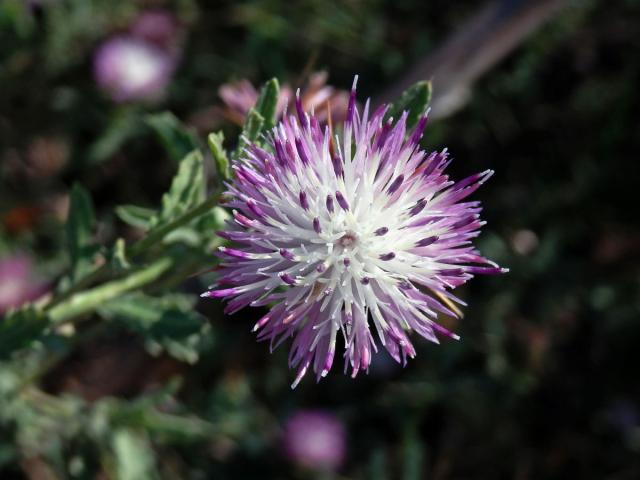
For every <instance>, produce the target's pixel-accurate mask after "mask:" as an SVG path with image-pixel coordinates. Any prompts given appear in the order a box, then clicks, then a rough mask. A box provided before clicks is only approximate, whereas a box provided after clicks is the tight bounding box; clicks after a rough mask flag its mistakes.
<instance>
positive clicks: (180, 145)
mask: <svg viewBox="0 0 640 480" xmlns="http://www.w3.org/2000/svg"><path fill="white" fill-rule="evenodd" d="M147 124H148V125H149V126H150V127H151V128H152V129H153V131H154V132H155V133H156V135H157V136H158V138H159V139H160V141H161V142H162V145H163V146H164V148H165V150H166V151H167V153H168V154H169V156H170V157H171V158H172V159H173V160H174V161H176V162H179V161H182V159H183V158H184V157H185V156H187V155H188V154H189V153H191V152H192V151H194V150H196V149H198V147H199V144H198V139H197V137H196V136H195V134H194V133H193V132H191V131H190V130H189V129H188V128H187V127H186V126H184V125H183V124H182V123H181V122H180V121H179V120H178V119H177V118H176V117H175V115H173V114H172V113H171V112H162V113H157V114H155V115H149V116H147Z"/></svg>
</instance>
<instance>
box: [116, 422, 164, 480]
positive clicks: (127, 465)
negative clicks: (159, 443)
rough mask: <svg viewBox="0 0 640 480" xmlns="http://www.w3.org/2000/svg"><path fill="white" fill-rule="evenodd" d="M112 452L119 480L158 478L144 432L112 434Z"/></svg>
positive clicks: (152, 455)
mask: <svg viewBox="0 0 640 480" xmlns="http://www.w3.org/2000/svg"><path fill="white" fill-rule="evenodd" d="M113 451H114V454H115V457H116V470H117V475H118V479H119V480H154V479H157V478H159V476H158V472H157V470H156V468H155V455H154V451H153V448H152V447H151V442H150V441H149V438H148V437H147V436H146V435H145V433H144V432H136V431H133V430H131V429H124V428H123V429H120V430H116V431H115V432H114V433H113Z"/></svg>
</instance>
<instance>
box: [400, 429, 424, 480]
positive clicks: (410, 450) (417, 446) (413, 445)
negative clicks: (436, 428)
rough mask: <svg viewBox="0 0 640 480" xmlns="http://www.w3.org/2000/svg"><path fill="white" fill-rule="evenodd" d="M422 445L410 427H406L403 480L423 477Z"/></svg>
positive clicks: (418, 479)
mask: <svg viewBox="0 0 640 480" xmlns="http://www.w3.org/2000/svg"><path fill="white" fill-rule="evenodd" d="M423 457H424V446H423V445H422V444H421V442H420V439H419V438H418V435H417V434H416V433H415V431H414V430H413V429H412V428H411V427H407V428H406V431H405V434H404V445H403V464H404V469H403V475H402V478H403V479H404V480H420V479H421V478H424V475H423V474H422V470H423V463H424V462H423Z"/></svg>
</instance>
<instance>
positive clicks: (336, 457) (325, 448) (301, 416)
mask: <svg viewBox="0 0 640 480" xmlns="http://www.w3.org/2000/svg"><path fill="white" fill-rule="evenodd" d="M346 437H347V436H346V432H345V430H344V427H343V425H342V423H341V422H340V420H338V418H337V417H335V416H334V415H332V414H331V413H328V412H324V411H321V410H303V411H300V412H298V413H296V414H295V415H293V416H292V417H291V418H290V419H289V420H288V421H287V423H286V425H285V428H284V449H285V453H286V454H287V456H288V457H289V459H290V460H291V461H293V462H294V463H297V464H298V465H301V466H303V467H307V468H314V469H318V470H327V471H333V470H336V469H337V468H339V467H340V465H342V463H343V462H344V457H345V453H346V450H347V438H346Z"/></svg>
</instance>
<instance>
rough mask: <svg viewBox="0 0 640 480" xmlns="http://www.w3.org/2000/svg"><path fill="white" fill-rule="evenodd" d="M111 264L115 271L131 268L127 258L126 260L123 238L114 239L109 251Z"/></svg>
mask: <svg viewBox="0 0 640 480" xmlns="http://www.w3.org/2000/svg"><path fill="white" fill-rule="evenodd" d="M111 264H112V265H113V268H114V269H115V270H116V271H123V270H128V269H129V268H131V264H130V263H129V260H127V255H126V245H125V241H124V238H119V239H117V240H116V243H115V245H114V246H113V249H112V251H111Z"/></svg>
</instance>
